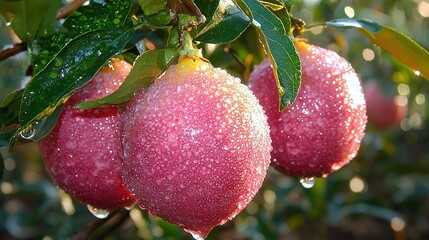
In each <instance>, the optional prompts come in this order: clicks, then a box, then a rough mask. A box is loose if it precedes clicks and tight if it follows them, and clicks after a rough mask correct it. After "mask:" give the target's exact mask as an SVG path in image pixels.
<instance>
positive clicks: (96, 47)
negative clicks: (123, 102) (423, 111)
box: [19, 28, 133, 129]
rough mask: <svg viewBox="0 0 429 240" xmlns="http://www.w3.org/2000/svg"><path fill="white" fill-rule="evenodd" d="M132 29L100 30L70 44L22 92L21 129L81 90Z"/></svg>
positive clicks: (118, 48) (115, 51)
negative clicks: (77, 90) (75, 91)
mask: <svg viewBox="0 0 429 240" xmlns="http://www.w3.org/2000/svg"><path fill="white" fill-rule="evenodd" d="M132 35H133V31H132V30H131V29H124V28H115V29H100V30H95V31H91V32H88V33H85V34H83V35H81V36H79V37H77V38H75V39H73V40H72V41H71V42H69V43H68V44H67V45H66V46H65V47H64V48H63V49H62V50H61V51H60V52H59V53H58V54H57V55H56V56H55V58H54V59H52V60H51V61H50V62H49V63H48V64H47V65H46V67H45V68H44V69H43V70H41V71H40V72H39V73H37V74H36V75H35V76H34V77H33V79H32V80H31V81H30V83H29V84H28V85H27V87H26V89H25V90H24V94H23V97H22V103H21V111H20V115H19V122H20V124H21V126H22V129H25V128H27V127H28V126H29V125H31V124H32V123H33V122H34V121H36V120H41V119H42V118H44V117H46V116H48V115H50V114H51V113H52V112H53V111H54V110H55V108H56V107H57V106H58V105H59V104H61V103H63V102H64V101H65V99H66V98H67V97H68V96H69V95H70V94H71V93H72V92H73V91H74V90H76V89H78V88H80V87H82V86H83V85H84V84H86V83H87V82H88V81H89V80H91V78H92V77H93V76H94V75H95V74H96V73H97V72H98V71H99V70H100V69H101V67H103V65H104V64H105V63H107V62H108V61H109V59H110V58H111V57H113V56H114V55H116V54H118V53H120V52H121V50H122V49H123V47H124V46H125V44H126V43H127V42H128V41H129V40H130V39H131V37H132Z"/></svg>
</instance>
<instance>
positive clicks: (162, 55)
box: [77, 48, 178, 108]
mask: <svg viewBox="0 0 429 240" xmlns="http://www.w3.org/2000/svg"><path fill="white" fill-rule="evenodd" d="M177 55H178V50H177V49H171V48H166V49H156V50H152V51H146V52H144V53H143V54H141V55H140V56H139V57H137V59H136V61H135V62H134V66H133V69H132V70H131V72H130V74H129V75H128V76H127V78H126V79H125V81H124V82H123V83H122V85H121V86H120V87H119V89H118V90H116V91H115V92H113V93H112V94H110V95H109V96H106V97H104V98H101V99H97V100H93V101H88V102H84V103H80V104H78V105H77V107H79V108H92V107H100V106H107V105H112V104H121V103H124V102H127V101H129V100H130V99H131V98H132V97H133V95H134V92H135V91H136V90H137V89H139V88H142V87H148V86H149V85H150V84H151V83H152V82H153V80H155V79H156V78H157V77H158V76H159V75H160V74H161V73H162V72H163V71H164V70H165V69H166V68H167V67H168V66H169V65H170V64H171V62H172V61H173V59H174V58H175V57H176V56H177Z"/></svg>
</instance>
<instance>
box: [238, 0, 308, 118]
mask: <svg viewBox="0 0 429 240" xmlns="http://www.w3.org/2000/svg"><path fill="white" fill-rule="evenodd" d="M236 3H237V5H238V6H240V8H241V9H242V10H243V11H244V12H245V13H246V14H247V15H248V16H249V17H250V18H252V19H253V20H252V24H253V26H254V27H255V28H256V29H257V31H258V33H259V36H260V38H261V40H262V43H263V44H264V47H265V50H266V51H267V53H268V56H269V57H270V59H271V63H272V65H273V69H274V76H275V78H276V79H277V86H278V91H279V97H280V104H279V109H280V111H282V110H284V109H285V108H286V107H288V106H290V105H291V104H292V103H293V102H294V101H295V99H296V96H297V95H298V90H299V86H300V82H301V63H300V60H299V57H298V54H297V53H296V50H295V47H294V44H293V42H292V40H291V38H290V37H289V35H288V33H287V32H286V30H285V28H284V26H283V23H282V21H281V20H280V19H278V18H277V17H276V15H274V14H273V13H272V12H271V11H270V10H268V9H267V8H265V7H264V5H262V4H261V3H259V2H258V1H257V0H242V1H236Z"/></svg>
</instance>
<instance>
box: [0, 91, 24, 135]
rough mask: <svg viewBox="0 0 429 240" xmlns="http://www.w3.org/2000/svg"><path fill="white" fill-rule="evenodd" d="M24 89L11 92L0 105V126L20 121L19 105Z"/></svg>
mask: <svg viewBox="0 0 429 240" xmlns="http://www.w3.org/2000/svg"><path fill="white" fill-rule="evenodd" d="M22 93H23V89H21V90H17V91H14V92H11V93H10V94H9V95H7V96H6V97H5V98H4V99H3V102H2V103H1V105H0V128H3V127H5V126H8V125H10V124H13V123H18V115H19V106H20V104H21V97H22Z"/></svg>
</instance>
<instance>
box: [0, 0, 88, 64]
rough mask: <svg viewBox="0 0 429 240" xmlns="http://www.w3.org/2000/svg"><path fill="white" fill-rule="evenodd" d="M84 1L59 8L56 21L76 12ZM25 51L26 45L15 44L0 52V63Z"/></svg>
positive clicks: (80, 0) (77, 1) (79, 0)
mask: <svg viewBox="0 0 429 240" xmlns="http://www.w3.org/2000/svg"><path fill="white" fill-rule="evenodd" d="M85 1H86V0H76V1H74V2H72V3H71V4H69V5H66V6H64V7H62V8H60V9H59V10H58V12H57V16H56V20H59V19H61V18H64V17H66V16H68V15H69V14H70V13H72V12H73V11H74V10H76V9H77V8H78V7H79V6H80V5H82V4H83V3H84V2H85ZM26 49H27V43H25V42H22V43H17V44H15V45H14V46H13V47H12V48H8V49H5V50H3V51H0V62H1V61H3V60H5V59H7V58H8V57H11V56H13V55H16V54H18V53H20V52H23V51H25V50H26Z"/></svg>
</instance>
